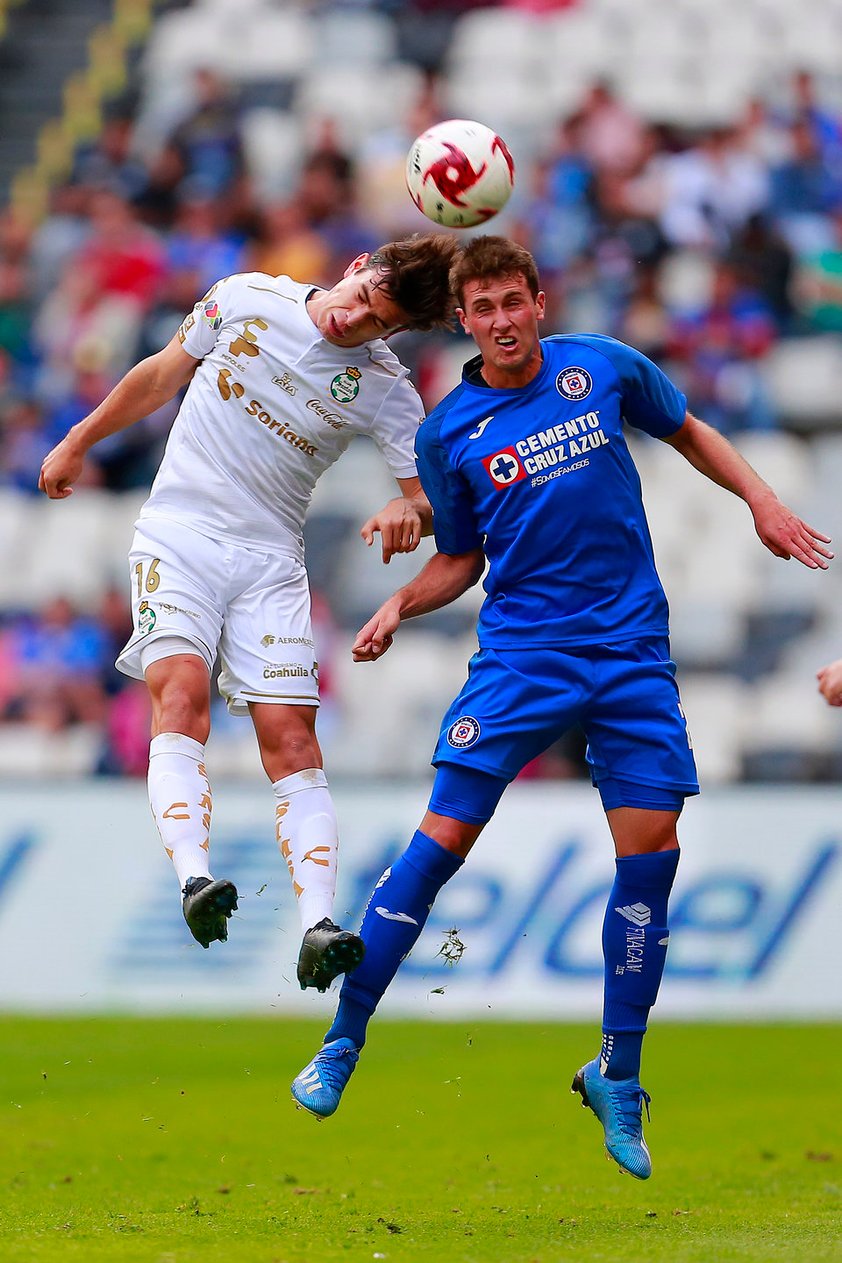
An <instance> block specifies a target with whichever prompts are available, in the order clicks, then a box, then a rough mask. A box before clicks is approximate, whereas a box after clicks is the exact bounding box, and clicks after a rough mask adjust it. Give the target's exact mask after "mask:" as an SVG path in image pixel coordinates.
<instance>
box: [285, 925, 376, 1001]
mask: <svg viewBox="0 0 842 1263" xmlns="http://www.w3.org/2000/svg"><path fill="white" fill-rule="evenodd" d="M364 955H365V944H364V943H363V941H362V939H361V938H360V936H359V935H358V934H352V933H351V931H350V930H341V929H340V928H339V926H338V925H335V924H334V922H333V921H331V919H330V917H324V918H323V920H321V921H320V922H319V924H318V925H314V926H313V928H312V929H311V930H308V931H307V933H306V934H305V935H304V941H303V942H302V944H301V951H300V952H299V955H298V970H297V972H298V982H299V985H300V987H301V990H302V991H306V989H307V988H308V987H315V988H316V989H317V990H318V991H327V989H328V987H329V986H330V984H331V983H332V982H333V980H334V978H336V977H337V976H338V975H339V974H347V973H350V972H351V970H352V969H356V967H357V965H358V964H359V963H360V961H361V960H362V958H363V956H364Z"/></svg>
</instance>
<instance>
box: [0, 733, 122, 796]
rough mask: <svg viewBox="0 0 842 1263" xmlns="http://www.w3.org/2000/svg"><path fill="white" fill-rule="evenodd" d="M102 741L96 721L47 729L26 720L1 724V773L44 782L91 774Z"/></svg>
mask: <svg viewBox="0 0 842 1263" xmlns="http://www.w3.org/2000/svg"><path fill="white" fill-rule="evenodd" d="M101 745H102V733H101V731H100V729H99V727H98V726H96V725H78V726H76V727H74V728H68V729H66V730H65V731H64V732H55V733H50V732H44V731H43V730H42V729H40V728H35V727H32V726H30V725H28V724H0V767H2V769H3V775H4V777H19V778H21V779H30V778H31V779H40V780H43V781H45V782H46V781H54V780H64V779H67V778H75V777H80V776H90V775H91V774H92V773H93V772H95V771H96V766H97V761H98V759H99V754H100V749H101Z"/></svg>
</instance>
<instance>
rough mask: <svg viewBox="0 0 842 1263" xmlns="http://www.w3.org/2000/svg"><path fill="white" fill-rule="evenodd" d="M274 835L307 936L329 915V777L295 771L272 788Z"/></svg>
mask: <svg viewBox="0 0 842 1263" xmlns="http://www.w3.org/2000/svg"><path fill="white" fill-rule="evenodd" d="M272 789H273V790H274V791H275V798H276V799H277V800H278V803H277V806H276V808H275V836H276V837H277V839H278V846H279V848H280V851H281V855H283V857H284V859H285V860H286V862H287V868H288V869H289V875H290V877H291V878H292V888H293V890H294V891H295V897H296V899H297V900H298V915H299V916H300V917H301V929H302V931H303V932H305V933H306V931H307V930H310V929H312V927H313V926H314V925H318V923H319V921H321V920H323V919H324V918H325V917H332V916H333V899H334V895H335V893H336V856H337V852H338V850H339V830H338V827H337V823H336V811H335V810H334V807H333V799H332V798H331V796H330V790H329V789H328V787H327V777H326V776H325V774H324V772H323V771H322V770H321V768H317V767H308V768H305V769H304V771H302V772H293V774H292V775H291V776H284V777H283V778H282V779H281V780H279V781H275V782H274V783H273V785H272Z"/></svg>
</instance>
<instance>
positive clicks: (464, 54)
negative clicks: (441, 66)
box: [447, 8, 543, 118]
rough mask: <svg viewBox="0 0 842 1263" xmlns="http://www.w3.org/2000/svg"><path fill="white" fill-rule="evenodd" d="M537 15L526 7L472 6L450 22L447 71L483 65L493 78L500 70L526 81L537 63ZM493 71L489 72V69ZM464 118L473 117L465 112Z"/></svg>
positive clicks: (538, 46)
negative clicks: (485, 7) (451, 24)
mask: <svg viewBox="0 0 842 1263" xmlns="http://www.w3.org/2000/svg"><path fill="white" fill-rule="evenodd" d="M542 30H543V25H542V22H541V19H540V18H538V17H536V16H535V14H533V13H530V12H529V11H528V10H526V9H515V8H499V9H473V10H471V11H469V12H467V13H463V14H462V16H461V17H460V18H459V19H458V20H457V21H456V22H455V23H454V25H453V30H452V32H451V38H450V47H449V50H448V56H447V66H448V70H449V72H450V73H454V72H455V73H456V74H460V73H462V72H463V71H468V70H469V69H472V70H481V69H484V70H485V73H486V75H488V76H489V77H490V78H492V79H493V78H494V77H495V76H496V73H497V72H499V71H503V72H505V73H508V74H511V75H513V76H516V77H517V76H521V85H522V86H521V93H520V95H524V96H526V95H529V94H528V93H526V92H523V84H524V83H528V82H529V81H530V79H531V77H532V74H533V72H534V71H535V70H536V69H537V68H538V66H539V63H540V49H541V36H542ZM492 72H493V73H492ZM467 117H468V118H474V117H477V115H475V114H473V113H472V114H468V115H467Z"/></svg>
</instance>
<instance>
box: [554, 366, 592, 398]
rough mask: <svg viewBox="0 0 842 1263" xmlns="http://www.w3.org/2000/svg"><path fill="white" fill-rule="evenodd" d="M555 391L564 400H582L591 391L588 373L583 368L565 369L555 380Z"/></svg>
mask: <svg viewBox="0 0 842 1263" xmlns="http://www.w3.org/2000/svg"><path fill="white" fill-rule="evenodd" d="M555 384H556V390H557V391H558V393H559V394H560V395H564V398H565V399H584V398H585V396H586V395H589V394H590V393H591V390H592V389H593V381H592V380H591V375H590V373H588V372H586V371H585V369H583V368H566V369H565V370H564V372H563V373H559V375H558V377H557V378H556V379H555Z"/></svg>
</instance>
